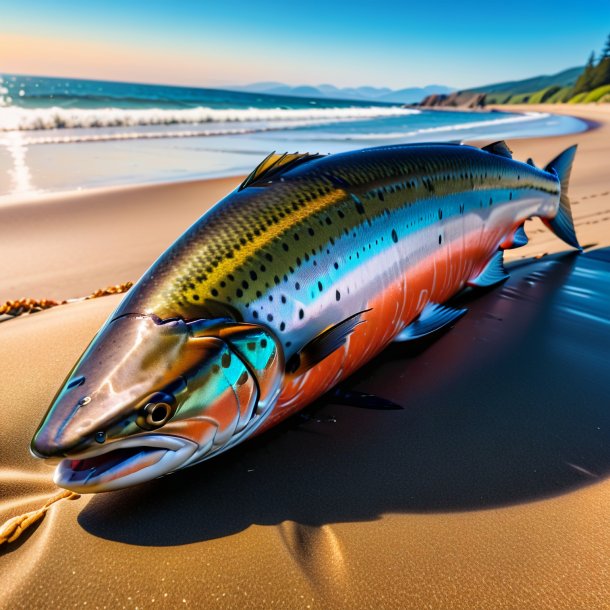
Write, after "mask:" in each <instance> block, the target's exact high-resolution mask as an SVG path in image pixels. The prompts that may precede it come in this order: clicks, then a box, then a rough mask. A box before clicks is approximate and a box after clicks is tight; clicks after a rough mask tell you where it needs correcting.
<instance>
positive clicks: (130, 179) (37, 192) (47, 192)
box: [0, 108, 590, 207]
mask: <svg viewBox="0 0 610 610" xmlns="http://www.w3.org/2000/svg"><path fill="white" fill-rule="evenodd" d="M406 110H408V109H406ZM435 110H439V111H440V112H442V113H445V114H447V113H451V112H453V113H459V114H467V115H468V116H471V117H476V119H475V120H474V121H466V122H465V123H464V122H463V120H462V122H460V120H459V119H458V118H455V119H454V123H453V124H451V125H446V126H445V125H444V124H443V123H442V121H441V122H440V124H438V125H436V124H435V122H434V121H433V122H432V126H430V125H428V123H429V122H430V119H428V120H427V121H424V124H423V125H420V126H417V125H415V126H414V127H413V129H414V131H412V132H410V131H408V129H409V128H408V127H406V126H405V127H404V129H407V131H405V132H404V134H403V135H404V138H402V139H401V138H397V137H396V134H393V133H386V132H385V131H384V129H387V127H385V128H381V131H380V133H379V134H375V133H371V134H370V135H371V138H370V139H365V136H364V135H360V136H358V137H355V138H352V137H351V136H350V135H349V134H347V133H346V134H345V135H344V136H342V137H341V138H336V137H334V136H333V137H329V138H328V139H325V137H326V136H324V134H322V135H321V138H322V139H321V141H320V143H317V144H316V146H315V147H316V148H317V147H318V145H319V146H322V147H325V146H326V147H327V149H325V150H324V151H323V152H330V153H333V152H342V151H343V150H350V149H357V148H365V147H367V146H383V145H387V144H400V143H409V142H410V141H411V140H412V139H413V138H415V140H422V139H428V138H429V139H430V140H437V141H442V140H443V139H448V140H457V139H461V140H464V141H475V140H477V139H481V138H483V137H485V136H484V135H481V132H482V131H484V130H485V129H488V130H491V131H492V132H493V131H494V130H495V131H496V133H497V134H498V135H496V136H495V139H501V138H502V135H503V136H504V139H507V140H514V139H520V138H524V137H525V138H529V137H552V135H561V134H562V133H566V132H568V131H569V130H573V132H575V133H578V132H580V131H582V128H581V129H579V125H580V126H581V127H582V123H581V124H579V125H577V124H576V121H575V122H574V124H571V123H570V122H569V121H572V118H571V117H569V116H568V117H566V119H567V121H568V122H567V124H562V125H560V126H557V125H555V127H554V129H555V131H558V132H559V133H558V134H549V135H548V136H547V134H546V132H547V131H553V127H550V126H549V125H548V124H547V123H548V116H549V114H548V112H547V111H546V110H542V111H533V109H531V108H523V109H521V110H518V111H515V110H510V109H502V110H501V111H498V110H497V109H493V108H492V109H486V110H477V109H475V110H468V109H438V108H431V109H428V108H422V109H421V110H420V111H418V112H423V113H425V114H433V112H432V111H435ZM502 115H512V116H502ZM480 119H483V120H482V121H481V120H480ZM382 120H383V119H382ZM532 120H533V121H534V123H533V124H534V125H535V127H533V128H532V127H529V125H530V121H532ZM488 123H489V125H487V124H488ZM495 123H498V125H496V126H494V124H495ZM505 123H510V124H511V127H509V126H508V125H505ZM513 124H514V126H513ZM484 125H487V127H484ZM586 125H587V124H586V123H585V126H586ZM588 126H589V127H590V125H588ZM368 128H370V126H369V127H368ZM585 128H586V127H585ZM273 129H274V130H275V129H276V127H274V128H273ZM277 129H279V130H280V132H281V131H282V130H283V129H284V128H277ZM511 129H512V131H513V135H512V136H510V137H506V136H507V133H510V131H511ZM528 129H530V130H531V129H533V130H534V132H535V131H538V132H539V133H538V134H535V133H534V135H533V136H531V132H529V131H528ZM43 131H44V130H43ZM59 131H61V130H55V132H56V133H57V134H59ZM70 131H71V130H70V129H68V130H67V133H68V135H67V136H66V138H67V141H66V142H63V141H62V140H63V136H59V135H57V136H53V137H52V138H50V140H53V141H50V142H44V143H40V142H38V143H37V142H36V139H37V138H35V137H34V138H33V139H32V132H19V131H17V132H5V134H4V137H3V132H0V167H3V166H6V169H7V170H8V171H7V172H5V175H4V176H0V191H2V190H3V191H4V192H5V194H2V195H0V207H5V206H10V205H21V204H27V203H28V201H30V200H36V201H38V200H43V199H44V198H46V197H47V196H54V195H58V196H70V197H71V196H73V194H75V193H87V192H90V191H95V192H99V191H101V190H103V189H106V188H123V187H125V188H127V187H140V186H148V185H167V184H176V183H182V182H192V181H199V180H208V179H213V178H231V177H235V176H242V175H247V174H248V173H249V171H250V169H251V168H252V167H253V166H254V165H256V163H257V162H259V161H260V159H262V158H264V156H265V151H268V150H271V149H272V148H275V147H280V148H281V147H283V146H285V147H289V146H290V145H289V144H288V142H289V141H290V138H291V137H292V138H294V140H295V143H294V145H295V146H296V147H297V148H299V149H300V150H306V149H308V147H309V148H310V147H311V142H309V141H308V139H307V136H305V138H304V139H299V136H300V132H299V131H298V130H296V131H294V132H284V135H283V136H282V137H283V138H284V139H283V140H282V139H280V140H278V141H276V140H274V139H273V138H268V137H267V136H266V133H267V131H266V130H265V129H262V130H261V131H259V130H257V129H255V130H254V131H252V132H251V133H250V135H246V134H244V133H236V134H231V135H224V136H215V135H208V136H205V134H195V133H191V132H185V133H186V134H187V135H188V136H189V137H186V138H185V137H178V135H176V134H179V133H180V132H176V134H175V135H172V133H173V132H172V133H166V132H164V131H161V132H158V133H155V132H151V133H148V132H146V131H145V132H142V133H136V132H134V133H132V134H127V133H120V134H114V135H112V134H108V138H110V139H109V140H107V141H106V140H102V139H100V138H102V136H101V135H99V134H98V135H96V136H90V134H89V135H87V133H86V130H85V136H82V137H84V138H85V139H84V140H80V139H79V138H80V137H81V136H75V135H70ZM473 132H474V133H473ZM477 132H478V133H479V135H477ZM100 133H101V134H103V133H104V128H101V131H100ZM417 134H419V135H417ZM183 135H184V134H183ZM119 136H120V137H119ZM127 136H129V137H127ZM151 136H154V138H153V140H150V137H151ZM204 136H205V137H204ZM388 136H389V137H390V139H387V138H388ZM89 137H91V138H92V139H91V140H89V139H88V138H89ZM115 137H116V138H117V139H115ZM191 137H195V139H196V140H197V142H196V144H194V145H193V146H191V144H189V143H188V140H190V138H191ZM72 138H75V139H74V140H72ZM358 138H360V139H358ZM55 139H57V142H55V141H54V140H55ZM30 140H32V141H30ZM43 140H44V138H43ZM200 140H201V141H200ZM165 146H170V148H171V149H172V155H171V159H172V161H171V162H170V163H168V162H167V161H166V156H165V148H164V147H165ZM80 147H83V148H80ZM83 159H85V160H87V159H96V163H95V166H93V165H92V163H91V162H90V161H85V162H84V163H83ZM138 159H141V160H142V161H141V162H140V161H138ZM93 167H95V169H93ZM202 167H203V168H206V171H205V173H204V172H202V171H201V168H202ZM51 168H54V169H53V171H51ZM57 168H63V169H61V170H60V171H57ZM90 168H91V169H90Z"/></svg>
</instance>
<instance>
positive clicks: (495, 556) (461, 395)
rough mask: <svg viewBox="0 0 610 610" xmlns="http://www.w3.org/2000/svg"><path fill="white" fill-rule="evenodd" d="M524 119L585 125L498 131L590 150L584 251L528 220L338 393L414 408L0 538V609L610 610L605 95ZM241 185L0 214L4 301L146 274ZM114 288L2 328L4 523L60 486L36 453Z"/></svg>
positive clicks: (277, 436)
mask: <svg viewBox="0 0 610 610" xmlns="http://www.w3.org/2000/svg"><path fill="white" fill-rule="evenodd" d="M512 110H514V111H515V112H519V111H524V112H525V111H527V112H531V111H534V112H536V111H539V112H545V113H546V112H552V113H557V114H565V115H568V116H575V117H578V118H581V119H583V120H585V121H587V122H588V123H589V124H590V126H591V129H589V130H588V131H586V132H584V133H578V134H569V135H561V136H552V137H544V138H523V139H515V140H511V141H510V142H509V145H510V148H511V149H512V150H513V153H514V156H515V158H517V159H520V160H525V159H527V158H528V157H530V156H531V157H533V159H534V161H535V162H536V164H537V165H539V166H544V165H545V164H546V163H547V162H548V161H550V160H551V159H552V158H553V157H555V156H556V155H557V154H559V153H560V152H561V151H562V150H564V149H565V148H567V147H568V146H570V145H572V144H574V143H575V142H576V143H578V145H579V150H578V153H577V156H576V161H575V165H574V169H573V173H572V179H571V183H570V191H569V193H570V197H571V200H572V206H573V207H572V210H573V214H574V219H575V225H576V232H577V234H578V237H579V240H580V243H581V244H582V245H583V246H585V253H584V254H583V255H580V256H575V255H573V254H569V253H567V249H566V246H565V244H564V243H563V242H561V241H560V240H559V239H558V238H557V237H556V236H554V235H553V234H552V233H551V232H550V231H549V230H548V229H546V227H544V225H543V224H542V223H541V222H539V221H538V220H536V221H531V222H528V223H526V227H525V229H526V233H527V234H528V236H529V237H530V242H529V244H528V245H526V246H525V247H523V248H519V249H515V250H510V251H507V253H506V261H507V263H510V265H509V271H510V272H511V279H510V280H508V282H507V283H506V284H505V285H503V286H502V287H499V288H496V289H494V290H492V291H488V292H485V293H484V294H481V295H478V296H477V295H475V296H473V295H469V296H468V307H469V308H470V312H469V313H468V315H467V316H465V317H464V319H463V320H461V321H460V322H459V323H458V324H457V325H456V326H455V328H454V329H452V330H451V331H449V332H447V333H446V334H444V335H443V336H442V337H440V338H439V339H438V340H437V341H435V342H434V343H433V344H431V345H427V346H425V348H421V349H420V350H418V351H415V352H413V351H408V350H406V351H404V350H403V351H401V348H399V347H394V346H392V347H391V348H390V349H389V350H387V353H384V354H383V355H382V356H381V357H380V358H378V359H376V360H375V361H374V362H373V363H371V364H369V365H367V367H366V369H365V370H364V371H363V372H362V374H359V375H358V376H357V377H358V379H352V380H351V381H350V382H349V384H348V385H349V386H350V387H353V388H356V389H359V390H361V391H366V392H370V393H377V394H379V395H383V396H384V397H386V398H389V399H391V400H393V401H395V402H398V403H399V404H402V405H404V406H405V408H404V409H403V410H401V411H385V412H384V411H373V410H365V409H356V408H353V407H347V406H343V405H337V404H333V403H332V402H330V401H326V402H322V403H321V404H319V405H317V406H316V408H315V409H312V410H311V411H309V412H308V416H307V417H306V418H296V419H292V420H289V421H287V422H285V423H284V424H282V425H280V426H279V427H278V428H277V429H274V430H272V431H270V432H269V433H267V434H265V435H262V436H260V437H259V438H257V439H255V440H254V441H252V442H250V443H248V444H246V445H245V446H241V447H238V448H236V449H235V450H234V451H232V452H229V453H228V454H226V455H224V456H222V457H220V458H219V459H217V460H213V461H211V462H209V463H205V464H203V465H200V466H196V467H194V468H191V469H187V470H185V471H182V472H180V473H177V474H175V475H172V476H170V477H166V478H164V479H161V480H158V481H154V482H151V483H148V484H144V485H141V486H139V487H136V488H133V489H129V490H125V491H120V492H112V493H108V494H101V495H98V496H83V497H80V498H78V499H74V500H69V501H68V500H64V501H60V502H57V503H56V504H54V505H53V506H51V508H50V509H49V511H48V513H47V514H46V516H45V518H44V519H43V520H42V521H40V522H39V523H38V524H37V525H35V526H33V527H32V528H30V530H28V531H27V533H26V534H24V535H23V536H22V537H21V538H19V540H18V541H16V542H14V543H12V544H8V545H5V546H3V547H0V591H2V593H0V607H2V608H7V609H8V608H11V609H12V608H39V607H49V606H56V607H59V608H72V607H84V606H86V607H87V608H115V607H125V608H136V607H137V608H155V607H161V608H177V607H180V608H181V607H185V608H188V607H219V608H233V607H248V608H249V607H251V608H259V607H264V608H269V607H286V608H354V607H359V608H447V607H451V608H467V609H474V608H498V609H499V608H566V609H570V610H574V609H576V608H587V609H590V608H610V601H609V600H610V585H609V584H608V583H609V576H610V555H609V554H608V549H609V548H610V528H608V514H609V509H610V482H609V481H608V473H610V448H609V447H610V417H609V416H608V413H607V399H608V396H609V395H610V380H609V379H608V374H607V373H608V368H609V364H610V354H609V353H608V351H609V350H608V345H609V344H610V343H609V342H608V341H610V331H609V329H610V315H609V314H608V306H607V303H608V298H609V297H610V279H609V277H610V274H608V269H610V266H609V265H610V250H609V249H610V173H609V172H608V160H609V159H610V106H609V105H598V106H596V105H587V106H584V105H582V106H580V105H569V106H568V105H556V106H555V105H554V106H552V107H548V106H540V107H536V106H532V105H528V106H524V107H517V106H515V107H512V106H511V111H512ZM480 143H481V142H477V144H480ZM485 143H488V141H486V142H485ZM314 152H315V151H314ZM242 179H243V176H241V177H228V178H212V179H209V180H186V181H182V182H178V183H170V184H146V185H141V186H119V187H104V188H95V189H90V190H85V191H83V192H71V193H69V194H65V193H55V194H53V193H52V194H47V195H44V196H32V197H31V199H30V200H28V201H18V202H17V201H13V202H7V203H3V204H2V205H0V227H1V228H0V231H1V239H0V261H2V269H3V272H2V274H0V303H2V302H4V301H6V300H10V299H18V298H21V297H31V298H37V299H40V298H47V299H55V300H63V299H75V298H78V297H84V296H86V295H89V294H91V293H93V292H94V291H95V290H97V289H100V288H104V287H107V286H110V285H116V284H120V283H123V282H127V281H135V280H137V279H138V278H139V276H140V275H141V274H142V273H143V272H144V270H145V269H146V268H147V267H149V266H150V264H151V263H152V262H153V260H154V259H155V258H156V257H157V256H158V255H159V254H160V253H161V252H163V251H164V250H165V249H166V248H167V247H168V246H169V245H170V244H171V243H172V242H173V241H174V240H175V239H176V238H177V237H178V236H179V235H180V234H181V233H182V232H183V231H184V230H185V229H186V228H187V227H188V226H189V225H191V224H192V223H193V222H194V221H195V220H196V219H197V218H198V217H199V216H200V215H201V214H203V213H204V212H205V211H206V210H208V209H209V208H210V207H211V206H212V205H213V204H214V203H215V202H216V201H218V200H219V199H220V198H221V197H222V196H223V195H224V194H226V193H227V192H228V191H229V190H231V189H232V188H234V187H235V186H237V185H238V184H239V183H240V181H241V180H242ZM120 299H121V296H120V295H112V296H106V297H101V298H97V299H92V300H87V301H81V302H75V303H71V304H66V305H60V306H58V307H55V308H53V309H50V310H49V311H43V312H39V313H36V314H32V315H23V316H20V317H18V318H16V319H14V320H9V321H7V322H3V323H0V359H1V361H2V369H3V374H2V376H1V377H0V396H2V397H3V405H4V412H5V419H4V422H3V425H2V426H0V523H2V522H4V521H5V520H7V519H9V518H10V517H13V516H15V515H19V514H22V513H25V512H27V511H30V510H34V509H37V508H39V507H40V506H41V505H42V504H44V502H45V500H46V499H47V498H48V497H50V496H51V495H53V494H55V493H56V492H57V491H58V490H57V488H56V487H55V486H54V485H53V483H52V480H51V477H52V470H51V468H50V467H49V466H47V465H45V464H43V463H42V462H41V461H39V460H35V459H34V458H33V457H32V456H31V455H30V453H29V442H30V440H31V438H32V435H33V433H34V431H35V429H36V427H37V426H38V423H39V422H40V419H41V417H42V416H43V414H44V413H45V411H46V409H47V407H48V405H49V404H50V402H51V400H52V399H53V396H54V395H55V393H56V391H57V390H58V388H59V386H60V385H61V383H62V381H63V380H64V379H65V377H66V375H67V374H68V372H69V370H70V368H71V367H72V365H73V364H74V362H75V361H76V359H77V358H78V356H79V355H80V354H81V353H82V351H83V349H84V348H85V347H86V345H87V344H88V342H89V341H90V340H91V338H92V336H93V335H94V333H95V332H96V331H97V330H98V329H99V327H100V326H101V324H102V323H103V322H104V320H105V319H106V317H107V316H108V315H109V314H110V313H111V312H112V310H113V309H114V308H115V307H116V306H117V304H118V303H119V301H120Z"/></svg>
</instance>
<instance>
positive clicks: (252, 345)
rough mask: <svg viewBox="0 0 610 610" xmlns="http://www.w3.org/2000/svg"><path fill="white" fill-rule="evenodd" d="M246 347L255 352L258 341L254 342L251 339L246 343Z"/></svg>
mask: <svg viewBox="0 0 610 610" xmlns="http://www.w3.org/2000/svg"><path fill="white" fill-rule="evenodd" d="M246 347H247V348H248V349H249V350H250V351H251V352H253V351H254V350H255V349H256V343H254V341H250V342H248V343H247V344H246Z"/></svg>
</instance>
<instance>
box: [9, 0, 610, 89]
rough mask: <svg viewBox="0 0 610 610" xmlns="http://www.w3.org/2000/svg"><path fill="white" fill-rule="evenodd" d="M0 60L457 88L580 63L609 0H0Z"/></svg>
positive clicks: (45, 70)
mask: <svg viewBox="0 0 610 610" xmlns="http://www.w3.org/2000/svg"><path fill="white" fill-rule="evenodd" d="M0 15H1V20H0V73H15V74H35V75H44V76H67V77H73V78H78V77H81V78H99V79H106V80H122V81H132V82H149V83H164V84H177V85H192V86H202V87H220V88H221V87H223V86H230V85H240V84H248V83H253V82H258V81H281V82H285V83H288V84H291V85H299V84H312V85H315V84H321V83H331V84H333V85H336V86H360V85H372V86H379V87H382V86H385V87H391V88H393V89H400V88H405V87H412V86H424V85H428V84H443V85H448V86H451V87H456V88H466V87H471V86H477V85H485V84H489V83H493V82H499V81H505V80H513V79H521V78H527V77H530V76H537V75H539V74H552V73H554V72H558V71H560V70H563V69H566V68H570V67H574V66H579V65H584V63H585V61H586V59H587V57H588V56H589V54H590V53H591V51H592V50H596V51H599V50H600V49H601V48H602V46H603V43H604V41H605V39H606V37H607V35H608V34H609V33H610V1H609V0H579V1H578V2H577V3H574V1H573V0H570V1H569V2H568V1H566V0H555V1H553V2H548V1H543V2H535V1H532V2H522V1H520V0H517V1H514V2H510V1H507V0H503V1H502V2H498V1H496V0H488V1H487V2H481V1H480V0H479V1H477V2H475V1H472V0H454V1H453V2H446V1H445V0H435V1H433V2H431V1H426V0H419V1H417V2H410V1H409V0H403V1H400V0H385V1H384V2H374V1H373V0H369V1H367V2H362V1H360V0H350V1H343V0H340V1H334V2H333V1H332V0H303V1H300V2H285V3H281V2H278V1H275V2H268V1H267V0H257V1H254V0H249V1H248V0H221V1H218V0H215V1H214V2H212V1H210V0H200V1H192V0H180V1H177V2H167V1H166V2H159V1H157V0H147V1H146V2H141V1H139V0H129V1H128V0H121V1H115V0H105V1H104V2H93V1H91V2H89V1H87V2H83V1H80V0H79V1H78V2H77V1H67V0H66V1H62V0H55V1H53V2H50V1H49V0H39V1H29V0H22V1H20V2H15V1H10V0H0Z"/></svg>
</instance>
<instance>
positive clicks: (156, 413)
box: [146, 402, 170, 426]
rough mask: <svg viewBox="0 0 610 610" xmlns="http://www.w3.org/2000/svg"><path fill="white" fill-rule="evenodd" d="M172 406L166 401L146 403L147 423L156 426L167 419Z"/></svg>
mask: <svg viewBox="0 0 610 610" xmlns="http://www.w3.org/2000/svg"><path fill="white" fill-rule="evenodd" d="M169 412H170V408H169V405H167V404H165V403H164V402H158V403H156V404H155V403H149V404H147V405H146V423H147V424H149V425H151V426H154V425H159V424H161V423H163V422H165V421H166V420H167V416H168V415H169Z"/></svg>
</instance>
